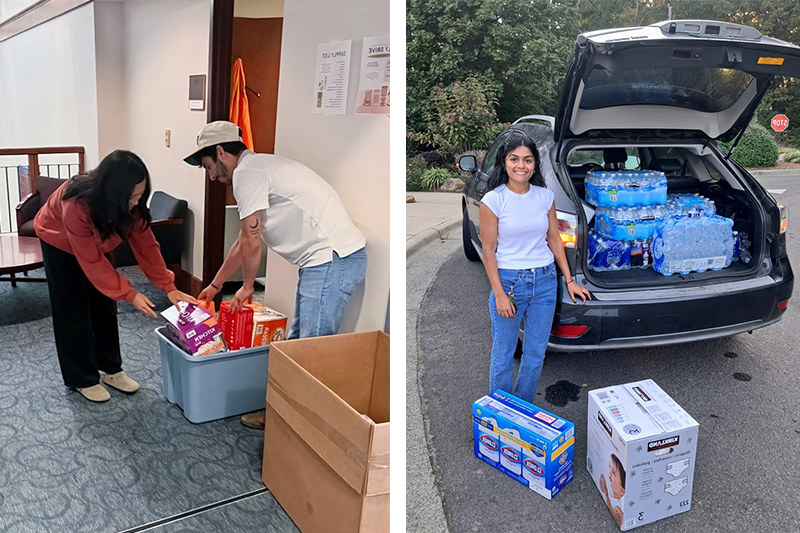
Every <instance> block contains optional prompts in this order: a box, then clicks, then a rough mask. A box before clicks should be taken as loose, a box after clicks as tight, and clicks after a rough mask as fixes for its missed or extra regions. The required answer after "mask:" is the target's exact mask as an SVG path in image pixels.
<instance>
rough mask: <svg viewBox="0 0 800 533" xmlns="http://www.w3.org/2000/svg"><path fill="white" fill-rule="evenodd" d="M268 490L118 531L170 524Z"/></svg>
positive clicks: (133, 531) (135, 531)
mask: <svg viewBox="0 0 800 533" xmlns="http://www.w3.org/2000/svg"><path fill="white" fill-rule="evenodd" d="M267 492H269V489H267V488H266V487H264V488H261V489H256V490H252V491H250V492H245V493H244V494H240V495H238V496H233V497H232V498H226V499H224V500H220V501H218V502H214V503H210V504H208V505H203V506H202V507H198V508H196V509H192V510H190V511H185V512H183V513H178V514H176V515H172V516H168V517H166V518H161V519H159V520H156V521H154V522H150V523H149V524H142V525H140V526H136V527H132V528H130V529H125V530H123V531H120V532H119V533H141V532H143V531H152V530H153V529H155V528H157V527H161V526H164V525H167V524H172V523H173V522H178V521H180V520H184V519H186V518H190V517H193V516H197V515H199V514H202V513H205V512H206V511H211V510H212V509H219V508H220V507H224V506H226V505H230V504H232V503H236V502H240V501H243V500H246V499H248V498H252V497H254V496H258V495H259V494H264V493H267Z"/></svg>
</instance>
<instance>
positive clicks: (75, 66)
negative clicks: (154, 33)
mask: <svg viewBox="0 0 800 533" xmlns="http://www.w3.org/2000/svg"><path fill="white" fill-rule="evenodd" d="M73 145H78V146H83V147H85V149H86V164H87V167H88V168H92V167H93V166H96V165H97V163H98V161H99V159H98V131H97V87H96V71H95V41H94V5H93V4H86V5H84V6H82V7H80V8H78V9H76V10H74V11H71V12H69V13H66V14H64V15H62V16H60V17H58V18H56V19H53V20H51V21H49V22H47V23H46V24H42V25H40V26H37V27H35V28H32V29H30V30H28V31H26V32H24V33H21V34H19V35H16V36H14V37H12V38H11V39H8V40H6V41H3V42H2V43H0V146H2V147H4V148H23V147H24V148H27V147H45V146H73Z"/></svg>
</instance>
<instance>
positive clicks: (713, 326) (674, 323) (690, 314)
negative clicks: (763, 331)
mask: <svg viewBox="0 0 800 533" xmlns="http://www.w3.org/2000/svg"><path fill="white" fill-rule="evenodd" d="M562 283H563V280H562ZM793 286H794V275H793V274H792V270H791V266H790V265H789V261H788V260H787V259H783V260H781V261H780V262H779V263H778V264H776V265H775V266H774V267H773V269H772V271H771V272H770V275H767V276H762V277H760V278H757V279H750V280H745V281H737V282H731V283H720V284H715V285H708V286H699V287H698V286H695V287H687V288H685V289H672V290H666V291H663V290H649V291H648V290H640V291H635V292H627V293H625V292H622V293H621V292H607V293H601V292H597V293H593V294H594V296H595V297H596V298H595V299H594V300H592V301H587V302H586V305H580V304H578V305H576V304H574V303H572V300H571V299H569V296H564V297H562V300H561V302H560V305H559V312H557V313H556V317H555V321H556V322H555V323H558V324H565V325H585V326H589V329H588V330H587V331H586V332H585V333H584V334H583V335H582V336H581V337H579V338H575V339H568V338H563V337H556V336H553V335H551V336H550V342H549V343H548V350H551V351H584V350H611V349H621V348H641V347H650V346H665V345H670V344H680V343H685V342H693V341H699V340H706V339H715V338H720V337H728V336H731V335H736V334H739V333H744V332H746V331H752V330H754V329H758V328H763V327H765V326H769V325H771V324H774V323H775V322H778V321H779V320H780V319H781V318H782V317H783V314H784V311H781V310H779V309H778V303H779V302H782V301H784V300H788V299H789V298H791V296H792V290H793ZM560 293H561V294H565V291H564V290H563V285H562V286H561V287H560Z"/></svg>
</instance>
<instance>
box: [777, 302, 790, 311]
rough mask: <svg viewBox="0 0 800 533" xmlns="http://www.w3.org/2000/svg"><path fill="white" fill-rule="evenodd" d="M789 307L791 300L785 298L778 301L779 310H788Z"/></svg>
mask: <svg viewBox="0 0 800 533" xmlns="http://www.w3.org/2000/svg"><path fill="white" fill-rule="evenodd" d="M787 307H789V300H784V301H782V302H778V310H780V311H786V308H787Z"/></svg>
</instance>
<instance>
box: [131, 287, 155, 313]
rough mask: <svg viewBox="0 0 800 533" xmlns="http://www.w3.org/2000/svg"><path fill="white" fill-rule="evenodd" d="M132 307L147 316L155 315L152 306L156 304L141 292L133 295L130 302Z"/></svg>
mask: <svg viewBox="0 0 800 533" xmlns="http://www.w3.org/2000/svg"><path fill="white" fill-rule="evenodd" d="M131 305H133V308H134V309H136V310H137V311H139V312H140V313H142V314H143V315H145V316H149V317H153V318H155V317H156V312H155V311H153V308H154V307H155V306H156V304H154V303H153V302H151V301H150V298H148V297H147V296H145V295H144V294H142V293H141V292H137V293H136V296H134V297H133V301H132V302H131Z"/></svg>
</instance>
